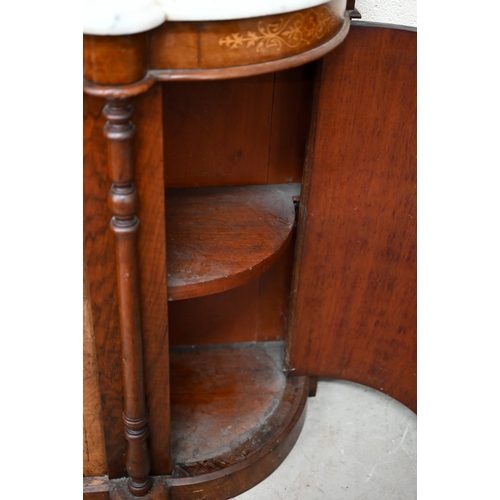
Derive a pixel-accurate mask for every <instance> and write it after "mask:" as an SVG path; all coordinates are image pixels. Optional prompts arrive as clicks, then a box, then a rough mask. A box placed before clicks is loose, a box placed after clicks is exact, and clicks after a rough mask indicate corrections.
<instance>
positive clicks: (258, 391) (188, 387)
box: [166, 342, 308, 500]
mask: <svg viewBox="0 0 500 500" xmlns="http://www.w3.org/2000/svg"><path fill="white" fill-rule="evenodd" d="M284 349H285V343H284V342H260V343H239V344H230V345H210V346H203V347H202V346H197V347H177V348H173V349H171V358H170V362H171V377H172V378H171V412H172V413H171V439H172V441H171V445H172V456H173V457H175V459H174V460H175V462H174V470H173V474H172V476H171V477H169V478H168V479H167V480H166V482H167V484H168V485H169V487H170V490H171V494H172V497H173V498H175V497H177V496H178V495H179V496H180V497H181V498H185V497H186V498H187V497H189V498H191V496H189V495H190V494H193V492H195V491H199V490H200V488H201V489H203V495H202V496H203V498H205V499H206V500H208V499H211V498H212V499H220V498H229V497H232V496H234V495H237V494H239V493H241V492H243V491H245V490H247V489H249V488H250V487H252V486H254V485H255V484H257V483H258V482H260V481H261V480H262V479H264V477H266V476H267V475H269V473H270V472H271V471H272V470H274V469H275V468H276V467H278V465H279V464H280V463H281V462H282V461H283V460H284V459H285V457H286V456H287V455H288V452H289V451H290V450H291V448H292V446H293V444H294V443H295V441H296V439H297V438H298V435H299V433H300V430H301V429H302V424H303V419H304V417H305V411H304V409H305V405H306V400H307V394H308V378H307V377H292V378H287V377H286V376H285V374H284V373H283V357H284ZM263 463H265V464H266V465H263ZM268 467H269V468H268ZM266 469H267V470H266ZM224 478H225V479H224ZM210 479H212V481H210ZM184 495H186V496H185V497H184ZM204 495H206V496H204ZM195 497H196V495H194V496H193V498H195Z"/></svg>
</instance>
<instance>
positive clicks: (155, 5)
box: [83, 0, 328, 35]
mask: <svg viewBox="0 0 500 500" xmlns="http://www.w3.org/2000/svg"><path fill="white" fill-rule="evenodd" d="M324 3H328V2H327V1H325V0H246V1H241V0H240V1H235V0H212V1H208V0H84V2H83V32H84V34H87V35H132V34H134V33H141V32H143V31H147V30H150V29H153V28H156V27H157V26H160V25H161V24H163V23H164V22H166V21H228V20H232V19H246V18H252V17H261V16H270V15H275V14H285V13H287V12H294V11H297V10H302V9H307V8H310V7H316V6H317V5H321V4H324Z"/></svg>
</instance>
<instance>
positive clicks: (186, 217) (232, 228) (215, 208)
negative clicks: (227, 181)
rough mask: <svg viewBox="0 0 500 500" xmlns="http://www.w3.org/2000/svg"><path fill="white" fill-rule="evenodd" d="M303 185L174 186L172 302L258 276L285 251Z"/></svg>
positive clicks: (169, 207) (170, 207) (170, 205)
mask: <svg viewBox="0 0 500 500" xmlns="http://www.w3.org/2000/svg"><path fill="white" fill-rule="evenodd" d="M299 193H300V185H298V184H277V185H264V186H237V187H212V188H184V189H169V190H167V192H166V211H167V217H166V223H167V249H168V251H167V267H168V298H169V300H179V299H187V298H193V297H200V296H202V295H209V294H213V293H218V292H222V291H225V290H228V289H230V288H234V287H236V286H239V285H242V284H243V283H245V282H247V281H249V280H251V279H252V278H254V277H255V276H258V275H259V274H261V273H262V272H263V271H265V270H266V269H268V268H269V267H270V266H271V265H272V264H273V263H274V262H276V260H277V259H278V257H279V256H280V255H281V254H282V253H283V252H284V250H285V249H286V246H287V244H288V243H289V241H290V238H291V235H292V229H293V226H294V222H295V209H294V205H293V197H294V196H297V195H298V194H299Z"/></svg>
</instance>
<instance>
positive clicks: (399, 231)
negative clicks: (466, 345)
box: [288, 27, 416, 411]
mask: <svg viewBox="0 0 500 500" xmlns="http://www.w3.org/2000/svg"><path fill="white" fill-rule="evenodd" d="M320 83H321V85H320V90H319V98H318V109H317V122H316V134H315V143H314V155H313V157H312V161H311V163H310V168H311V171H310V172H309V173H308V176H309V178H310V182H309V183H308V185H307V186H304V188H305V189H307V190H308V191H309V192H308V196H307V197H306V198H307V202H306V203H307V206H301V216H300V221H301V223H300V228H299V237H298V241H299V245H301V247H300V248H299V247H298V255H301V258H300V261H298V262H297V263H296V267H295V270H294V282H293V283H294V284H293V288H294V294H293V311H294V313H293V314H292V316H291V318H290V338H289V351H288V361H289V367H290V368H293V369H295V371H294V372H293V373H294V374H295V375H312V376H324V377H334V378H341V379H347V380H351V381H354V382H358V383H362V384H365V385H368V386H371V387H373V388H375V389H378V390H382V391H383V392H384V393H387V394H389V395H390V396H392V397H394V398H396V399H398V400H399V401H401V402H402V403H403V404H405V405H406V406H408V407H410V408H411V409H412V410H414V411H416V33H415V32H410V31H404V30H395V29H388V28H375V27H352V28H351V32H350V34H349V36H348V37H347V39H346V41H345V42H344V44H343V45H342V46H340V47H339V48H338V49H337V50H336V51H334V52H333V53H331V54H329V55H328V56H326V57H325V59H324V61H323V70H322V76H321V82H320ZM303 222H305V223H303Z"/></svg>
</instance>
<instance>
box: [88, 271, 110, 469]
mask: <svg viewBox="0 0 500 500" xmlns="http://www.w3.org/2000/svg"><path fill="white" fill-rule="evenodd" d="M88 288H89V283H88V277H87V265H86V264H85V261H84V262H83V475H84V476H102V475H104V474H106V472H107V470H108V467H107V465H106V450H105V445H104V429H103V425H102V409H101V395H100V392H99V374H98V371H97V361H96V355H95V341H94V328H93V325H92V311H91V308H92V306H91V305H90V294H89V290H88Z"/></svg>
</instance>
